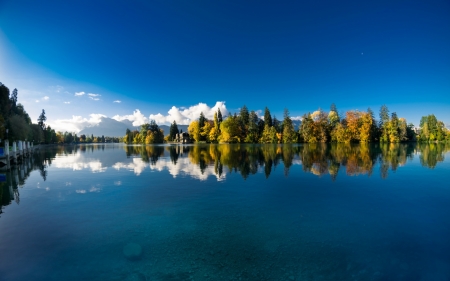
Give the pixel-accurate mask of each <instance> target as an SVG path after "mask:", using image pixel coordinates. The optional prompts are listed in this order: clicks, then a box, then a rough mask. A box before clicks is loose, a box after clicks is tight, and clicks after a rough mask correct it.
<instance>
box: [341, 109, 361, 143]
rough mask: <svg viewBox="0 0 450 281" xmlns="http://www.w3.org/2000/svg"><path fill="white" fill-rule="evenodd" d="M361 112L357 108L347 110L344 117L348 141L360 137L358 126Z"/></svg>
mask: <svg viewBox="0 0 450 281" xmlns="http://www.w3.org/2000/svg"><path fill="white" fill-rule="evenodd" d="M360 116H361V112H359V111H357V110H351V111H347V112H346V114H345V119H346V120H347V132H348V136H349V137H350V140H349V141H357V140H359V139H360V133H359V127H360V120H359V118H360Z"/></svg>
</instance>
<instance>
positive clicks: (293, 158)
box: [125, 143, 449, 181]
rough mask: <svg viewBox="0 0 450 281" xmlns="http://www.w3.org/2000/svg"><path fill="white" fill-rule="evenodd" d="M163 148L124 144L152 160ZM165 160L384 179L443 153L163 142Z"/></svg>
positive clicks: (398, 146)
mask: <svg viewBox="0 0 450 281" xmlns="http://www.w3.org/2000/svg"><path fill="white" fill-rule="evenodd" d="M163 147H164V146H130V147H125V150H126V153H127V155H128V156H129V155H140V156H141V158H142V160H143V161H145V162H151V163H152V164H154V163H156V161H157V160H158V158H159V157H162V156H164V149H163ZM165 151H166V152H168V154H169V157H170V159H171V162H172V163H173V164H174V165H176V164H177V161H178V160H179V159H180V158H183V157H187V158H188V159H189V161H190V163H191V164H193V165H196V166H198V167H199V168H200V171H201V173H202V174H203V173H204V172H205V170H206V169H207V168H208V167H212V168H213V170H214V173H215V174H216V175H218V176H219V177H221V176H222V174H223V173H224V172H225V171H224V168H226V170H227V171H228V172H230V173H231V172H233V171H234V172H237V173H240V174H241V176H242V177H243V178H244V179H246V178H248V177H249V176H250V175H254V174H256V173H258V172H261V173H264V175H265V177H266V178H269V176H270V174H271V173H272V172H273V170H274V169H275V168H276V167H277V165H278V164H280V163H283V166H284V174H285V176H288V175H289V171H290V170H291V168H292V166H293V165H295V164H301V168H302V170H303V171H305V172H307V173H312V174H314V175H316V176H323V175H326V174H329V175H330V177H331V179H332V180H333V181H334V180H336V179H337V177H338V175H339V171H340V170H342V172H344V173H345V174H346V175H347V176H359V175H367V176H372V175H373V174H374V173H379V174H380V176H381V177H382V178H387V177H388V174H389V172H395V171H396V170H397V169H398V168H399V167H401V166H404V165H405V164H406V163H407V161H408V160H412V159H414V155H416V154H419V158H420V163H421V164H422V166H424V167H429V168H434V167H435V166H436V165H437V163H439V162H442V161H443V160H444V155H445V153H446V152H447V151H449V147H448V145H447V144H416V143H407V144H402V143H381V144H379V143H376V144H367V143H362V144H351V143H334V144H325V143H311V144H301V145H295V144H293V145H280V144H267V145H246V144H230V145H220V144H211V145H208V144H205V145H190V146H166V147H165Z"/></svg>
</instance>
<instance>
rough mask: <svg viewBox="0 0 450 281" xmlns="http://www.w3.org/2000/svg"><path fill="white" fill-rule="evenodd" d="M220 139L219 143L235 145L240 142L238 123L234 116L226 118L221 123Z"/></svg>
mask: <svg viewBox="0 0 450 281" xmlns="http://www.w3.org/2000/svg"><path fill="white" fill-rule="evenodd" d="M220 132H221V133H220V138H219V140H220V141H221V142H227V143H236V142H241V139H240V135H241V134H240V131H239V121H238V120H237V117H236V115H234V116H232V115H230V116H228V117H227V118H226V119H225V120H223V122H222V123H221V124H220Z"/></svg>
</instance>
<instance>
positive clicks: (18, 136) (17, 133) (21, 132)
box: [8, 114, 31, 140]
mask: <svg viewBox="0 0 450 281" xmlns="http://www.w3.org/2000/svg"><path fill="white" fill-rule="evenodd" d="M8 123H9V128H10V129H9V138H10V139H12V140H25V139H26V138H27V137H28V136H29V135H30V134H31V130H30V126H29V125H28V124H27V122H26V121H25V120H24V118H22V117H21V116H19V115H16V114H15V115H13V116H11V117H10V118H9V121H8Z"/></svg>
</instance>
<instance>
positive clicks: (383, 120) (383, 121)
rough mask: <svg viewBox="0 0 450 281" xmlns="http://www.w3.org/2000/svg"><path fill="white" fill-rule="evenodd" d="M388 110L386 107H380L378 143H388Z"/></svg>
mask: <svg viewBox="0 0 450 281" xmlns="http://www.w3.org/2000/svg"><path fill="white" fill-rule="evenodd" d="M388 125H389V109H388V108H387V106H386V105H384V104H383V105H382V106H381V108H380V125H379V129H380V141H382V142H388V141H389V131H388Z"/></svg>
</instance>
